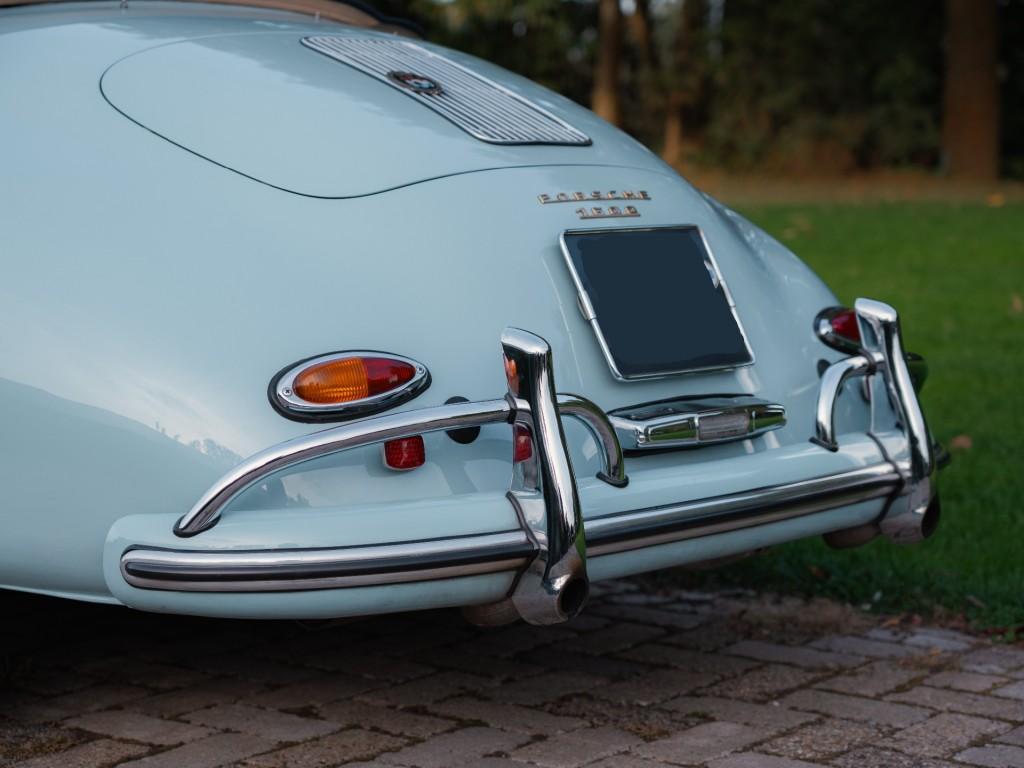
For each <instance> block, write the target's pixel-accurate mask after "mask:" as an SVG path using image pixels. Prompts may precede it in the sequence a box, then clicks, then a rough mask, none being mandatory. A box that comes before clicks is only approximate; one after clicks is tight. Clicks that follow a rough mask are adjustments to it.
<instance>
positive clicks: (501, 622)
mask: <svg viewBox="0 0 1024 768" xmlns="http://www.w3.org/2000/svg"><path fill="white" fill-rule="evenodd" d="M589 596H590V583H589V582H588V581H587V580H586V579H585V578H581V577H575V578H571V579H569V580H568V581H566V582H565V584H564V585H563V586H562V588H561V589H560V590H558V591H557V592H555V593H554V594H553V596H552V597H551V599H544V598H541V599H538V598H537V597H534V598H533V599H530V600H524V599H522V598H520V599H516V598H515V597H509V598H506V599H504V600H500V601H498V602H497V603H486V604H485V605H467V606H463V608H462V617H463V618H464V619H465V620H466V621H468V622H469V623H470V624H472V625H473V626H476V627H503V626H505V625H506V624H512V623H513V622H516V621H519V620H520V619H522V620H523V621H525V622H526V623H527V624H536V625H540V626H547V625H550V624H560V623H562V622H564V621H570V620H571V619H573V618H575V617H576V616H578V615H579V614H580V612H581V611H582V610H583V606H585V605H586V604H587V598H588V597H589Z"/></svg>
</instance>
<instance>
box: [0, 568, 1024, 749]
mask: <svg viewBox="0 0 1024 768" xmlns="http://www.w3.org/2000/svg"><path fill="white" fill-rule="evenodd" d="M599 586H601V589H600V592H599V594H597V595H596V596H595V597H594V599H593V600H592V602H591V605H590V607H589V609H588V611H587V612H586V613H585V614H584V615H583V616H581V617H580V618H578V619H577V620H575V621H573V622H572V623H571V624H568V625H566V626H563V627H558V628H549V629H540V628H536V627H529V626H525V625H522V624H518V625H513V626H509V627H504V628H500V629H489V630H482V629H475V628H473V627H470V626H468V625H467V624H465V623H464V622H463V620H462V618H461V616H460V615H459V614H458V613H457V612H449V611H446V612H431V613H420V614H407V615H402V616H393V617H383V618H376V619H368V620H362V621H357V622H349V623H342V622H328V623H312V624H299V623H295V622H266V623H256V622H227V621H213V620H201V619H191V618H182V617H164V616H152V615H144V614H138V613H133V612H130V611H127V610H123V609H115V608H109V607H103V606H88V605H78V604H73V603H66V602H62V601H56V600H49V599H45V598H36V597H29V596H20V595H13V594H2V595H0V610H2V611H3V619H2V623H0V633H2V636H3V644H2V656H0V663H2V665H3V666H2V667H0V682H2V691H0V715H2V717H0V766H11V765H15V766H19V768H20V767H22V766H25V767H28V766H31V768H45V767H48V766H55V767H59V768H92V767H94V766H112V765H122V766H133V767H134V766H138V767H139V768H143V767H145V768H163V767H164V766H167V767H168V768H215V767H216V766H228V765H230V766H244V767H245V768H304V767H306V766H334V765H349V766H367V765H374V766H390V767H391V768H395V766H422V767H423V768H434V767H436V768H449V767H450V766H482V767H484V768H499V767H500V766H514V767H517V768H524V766H526V765H539V766H551V767H552V768H554V767H557V766H592V767H593V768H657V767H658V766H662V767H663V766H665V765H694V766H696V765H703V766H710V767H711V768H754V767H757V766H764V768H808V767H809V766H837V767H839V768H874V767H875V766H886V767H891V768H901V767H906V766H921V767H922V768H945V767H949V766H958V767H959V768H963V766H965V765H969V766H988V767H991V768H1002V767H1007V768H1008V767H1009V766H1024V725H1022V723H1024V649H1022V648H1019V647H1017V648H1014V647H997V646H992V645H989V644H987V643H986V642H983V641H981V640H979V639H978V638H974V637H970V636H967V635H962V634H958V633H955V632H950V631H946V630H942V629H930V628H920V627H918V628H906V627H901V626H898V625H892V624H891V623H888V624H887V623H884V622H882V620H880V619H878V618H874V617H866V616H864V615H861V614H858V613H857V612H856V611H853V610H852V609H849V608H844V607H841V606H837V605H835V604H832V603H828V602H825V601H815V602H810V603H808V602H804V601H800V600H795V599H782V600H780V599H775V598H769V597H757V596H753V595H750V594H745V593H742V594H741V593H715V594H705V593H700V594H698V593H692V592H685V591H675V592H660V593H657V594H651V593H650V592H647V591H645V590H644V589H642V588H641V587H640V586H639V585H637V584H634V583H631V582H613V583H611V584H610V585H599Z"/></svg>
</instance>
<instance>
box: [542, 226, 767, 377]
mask: <svg viewBox="0 0 1024 768" xmlns="http://www.w3.org/2000/svg"><path fill="white" fill-rule="evenodd" d="M669 229H677V230H681V229H695V230H696V231H697V234H698V235H700V240H701V244H702V245H703V246H704V251H705V252H706V253H707V256H708V261H709V262H710V263H711V267H712V269H713V271H714V277H715V278H716V279H717V280H718V283H719V285H720V286H721V288H722V293H723V294H724V295H725V300H726V302H728V304H729V311H730V313H731V314H732V318H733V320H734V321H735V322H736V327H737V328H738V329H739V332H740V336H741V337H742V338H743V345H744V347H746V350H747V357H749V358H750V359H749V360H748V361H747V362H745V363H737V364H736V365H725V366H710V367H706V368H684V369H682V370H677V371H660V372H658V373H651V374H643V375H640V376H624V375H623V374H622V372H621V371H620V370H619V368H618V366H617V365H616V364H615V358H614V357H613V356H612V351H611V348H610V347H609V346H608V341H607V340H606V339H605V337H604V333H603V332H602V331H601V326H600V324H599V323H598V321H597V315H596V313H595V312H594V306H593V304H592V302H591V301H590V296H589V295H588V294H587V291H586V289H585V288H584V287H583V281H582V280H581V279H580V276H579V274H578V273H577V272H576V265H575V264H573V262H572V254H570V253H569V246H568V245H567V244H566V242H565V236H566V235H578V234H584V235H585V234H599V233H600V234H607V233H615V232H653V231H656V230H669ZM558 244H559V246H560V247H561V249H562V257H563V258H564V260H565V263H566V266H568V268H569V274H570V275H571V276H572V282H573V284H574V285H575V286H576V295H577V300H578V301H579V307H580V311H581V312H582V313H583V317H584V319H585V320H586V321H587V322H588V323H590V327H591V328H592V329H593V331H594V335H595V336H596V337H597V344H598V346H599V347H600V349H601V354H603V355H604V359H605V362H606V363H608V367H609V368H610V369H611V372H612V376H614V377H615V378H616V379H617V380H618V381H647V380H650V379H664V378H666V377H668V376H675V375H678V374H680V373H700V372H702V371H725V370H734V369H736V368H746V367H748V366H751V365H754V363H755V362H757V358H756V357H755V355H754V350H753V347H751V346H750V338H749V337H748V336H747V332H746V329H744V327H743V323H742V322H740V316H739V314H738V313H737V312H736V302H735V300H734V299H733V297H732V293H730V291H729V286H728V284H726V282H725V278H724V277H723V276H722V270H721V269H720V268H719V266H718V261H717V260H716V259H715V254H714V251H712V250H711V243H709V242H708V239H707V236H706V235H705V234H704V230H702V229H701V228H700V227H698V226H697V225H696V224H678V225H674V226H668V227H639V226H638V227H601V228H600V229H567V230H565V231H564V232H562V234H561V235H559V237H558Z"/></svg>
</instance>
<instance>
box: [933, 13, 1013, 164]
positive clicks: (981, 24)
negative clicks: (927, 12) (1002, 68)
mask: <svg viewBox="0 0 1024 768" xmlns="http://www.w3.org/2000/svg"><path fill="white" fill-rule="evenodd" d="M997 12H998V9H997V7H996V2H995V0H946V30H947V31H946V86H945V104H944V107H943V126H942V148H943V154H944V160H945V165H946V169H947V170H948V172H949V175H950V176H952V177H955V178H970V179H978V180H985V181H990V180H994V179H996V178H997V177H998V175H999V84H998V82H997V79H996V51H997V47H998V44H997V39H998V36H997V26H996V25H997V21H996V16H997Z"/></svg>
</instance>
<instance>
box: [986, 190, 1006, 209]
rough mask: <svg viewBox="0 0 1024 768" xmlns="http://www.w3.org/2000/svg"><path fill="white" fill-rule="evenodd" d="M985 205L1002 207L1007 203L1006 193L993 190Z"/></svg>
mask: <svg viewBox="0 0 1024 768" xmlns="http://www.w3.org/2000/svg"><path fill="white" fill-rule="evenodd" d="M985 205H987V206H988V207H989V208H1002V207H1003V206H1004V205H1006V195H1004V194H1001V193H999V192H993V193H992V194H991V195H988V196H987V197H986V198H985Z"/></svg>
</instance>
